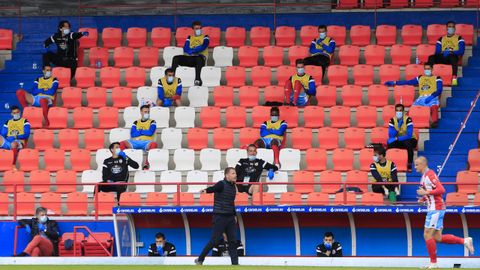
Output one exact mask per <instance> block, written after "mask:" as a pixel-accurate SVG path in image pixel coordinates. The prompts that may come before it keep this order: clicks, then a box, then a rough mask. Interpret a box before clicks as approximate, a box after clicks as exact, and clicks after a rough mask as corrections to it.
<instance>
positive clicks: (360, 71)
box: [353, 65, 374, 86]
mask: <svg viewBox="0 0 480 270" xmlns="http://www.w3.org/2000/svg"><path fill="white" fill-rule="evenodd" d="M373 76H374V71H373V66H370V65H356V66H354V67H353V79H354V80H355V84H356V85H362V86H368V85H371V84H373Z"/></svg>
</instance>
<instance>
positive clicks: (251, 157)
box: [248, 156, 257, 161]
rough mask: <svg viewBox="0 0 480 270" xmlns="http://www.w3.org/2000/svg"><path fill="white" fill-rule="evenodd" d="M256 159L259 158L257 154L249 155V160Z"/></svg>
mask: <svg viewBox="0 0 480 270" xmlns="http://www.w3.org/2000/svg"><path fill="white" fill-rule="evenodd" d="M255 159H257V156H248V160H250V161H254V160H255Z"/></svg>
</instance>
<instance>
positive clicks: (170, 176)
mask: <svg viewBox="0 0 480 270" xmlns="http://www.w3.org/2000/svg"><path fill="white" fill-rule="evenodd" d="M176 182H182V173H181V172H177V171H163V172H162V173H161V174H160V183H176ZM162 192H165V193H176V192H177V186H176V185H162Z"/></svg>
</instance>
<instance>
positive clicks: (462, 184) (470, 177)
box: [456, 171, 478, 194]
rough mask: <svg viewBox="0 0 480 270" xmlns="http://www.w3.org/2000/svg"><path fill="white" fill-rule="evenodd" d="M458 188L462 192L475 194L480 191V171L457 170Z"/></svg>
mask: <svg viewBox="0 0 480 270" xmlns="http://www.w3.org/2000/svg"><path fill="white" fill-rule="evenodd" d="M456 182H457V190H458V192H461V193H469V194H474V193H477V192H478V173H477V172H474V171H459V172H457V179H456Z"/></svg>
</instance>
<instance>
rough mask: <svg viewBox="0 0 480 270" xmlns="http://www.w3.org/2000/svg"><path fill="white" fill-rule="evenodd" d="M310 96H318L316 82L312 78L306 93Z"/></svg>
mask: <svg viewBox="0 0 480 270" xmlns="http://www.w3.org/2000/svg"><path fill="white" fill-rule="evenodd" d="M306 92H307V94H308V95H309V96H315V95H316V94H317V87H316V86H315V80H314V79H313V77H312V76H310V80H309V81H308V90H307V91H306Z"/></svg>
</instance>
